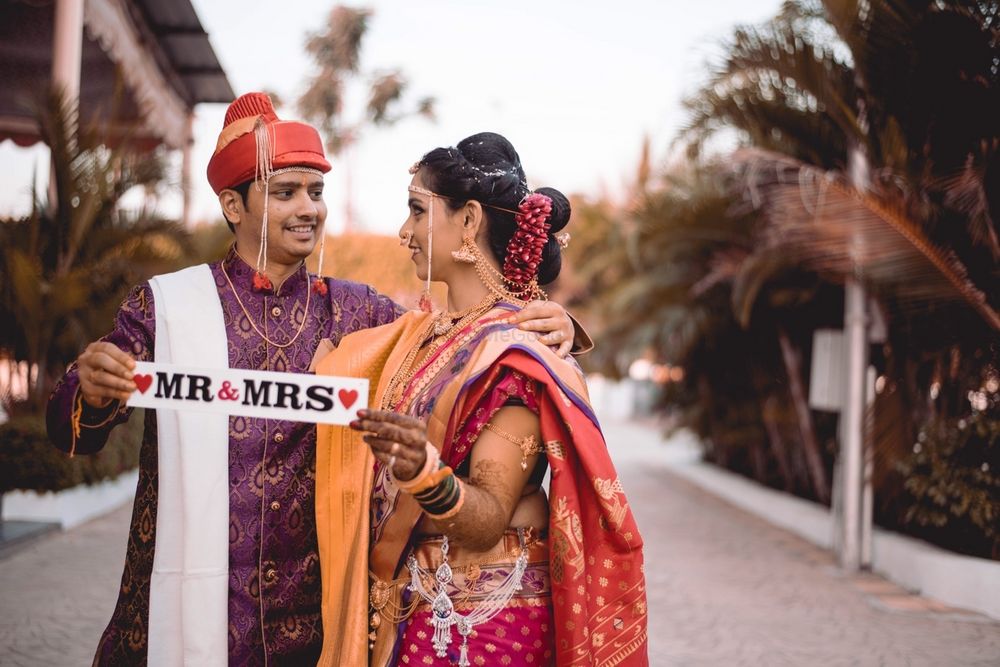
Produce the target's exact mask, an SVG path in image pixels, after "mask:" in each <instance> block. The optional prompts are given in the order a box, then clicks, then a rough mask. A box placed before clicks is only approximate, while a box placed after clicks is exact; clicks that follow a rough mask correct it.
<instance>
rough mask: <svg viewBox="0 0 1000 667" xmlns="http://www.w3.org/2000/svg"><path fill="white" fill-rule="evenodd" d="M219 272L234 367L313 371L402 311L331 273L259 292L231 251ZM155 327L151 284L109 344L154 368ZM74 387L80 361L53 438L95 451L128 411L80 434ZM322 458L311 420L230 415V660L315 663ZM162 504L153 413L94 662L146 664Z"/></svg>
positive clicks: (59, 405)
mask: <svg viewBox="0 0 1000 667" xmlns="http://www.w3.org/2000/svg"><path fill="white" fill-rule="evenodd" d="M211 269H212V274H213V275H214V276H215V283H216V288H217V289H218V292H219V298H220V300H221V302H222V311H223V318H224V321H225V324H226V334H227V339H228V344H229V345H228V347H229V366H230V367H231V368H245V369H253V370H268V371H286V372H305V371H306V370H307V369H308V367H309V364H310V361H311V360H312V357H313V353H314V352H315V350H316V347H317V345H318V343H319V342H320V340H321V339H323V338H330V339H332V340H333V342H334V343H338V342H339V341H340V338H341V337H342V336H345V335H347V334H349V333H351V332H353V331H358V330H359V329H366V328H369V327H374V326H379V325H382V324H386V323H388V322H391V321H393V320H394V319H396V318H397V317H398V316H399V315H400V314H401V312H402V309H401V308H400V307H399V306H398V305H396V304H395V303H393V302H392V301H391V300H389V299H387V298H386V297H383V296H379V295H378V294H377V293H376V292H375V291H374V290H373V289H371V288H370V287H367V286H365V285H359V284H356V283H350V282H346V281H342V280H335V279H332V278H327V279H326V285H327V289H328V292H327V294H326V295H320V294H317V293H315V292H312V293H310V282H311V276H309V275H308V274H307V273H306V270H305V268H304V267H303V268H300V269H299V271H298V272H296V273H295V274H294V275H292V276H290V277H289V278H288V279H287V280H285V282H284V283H283V284H281V285H278V286H276V289H275V290H274V291H271V290H269V291H267V292H263V293H262V292H256V291H254V290H253V289H252V287H251V285H252V275H253V269H252V268H251V267H249V266H247V265H246V263H244V262H243V261H242V260H241V259H240V258H239V256H238V255H236V253H235V252H233V251H230V253H229V255H228V256H227V257H226V259H225V260H224V261H223V262H217V263H214V264H212V265H211ZM223 271H225V273H223ZM226 275H228V276H229V278H230V280H231V281H232V287H230V285H229V283H228V282H227V281H226ZM234 289H235V293H234ZM307 297H308V299H309V301H308V308H307V307H306V303H307ZM240 302H242V306H241V305H240ZM244 309H245V311H244ZM248 316H249V318H251V319H252V320H253V322H254V323H255V324H256V328H257V329H259V330H260V331H261V332H263V333H264V335H265V336H266V337H267V338H268V339H270V341H271V342H270V343H269V342H267V341H265V339H264V337H262V336H261V335H260V333H258V331H257V330H256V329H255V328H254V326H252V325H251V324H250V320H249V319H248ZM303 318H305V324H304V326H303V329H302V332H301V334H299V336H298V338H296V339H295V340H294V342H293V343H292V344H291V345H288V346H286V347H281V346H282V345H284V344H285V343H287V342H288V341H290V340H292V338H293V337H295V334H296V332H297V331H298V330H299V325H300V324H301V323H302V321H303ZM155 331H156V319H155V315H154V304H153V294H152V290H151V289H150V287H149V284H148V283H144V284H142V285H140V286H138V287H136V288H135V289H134V290H132V292H131V294H129V296H128V297H127V298H126V300H125V302H124V303H123V304H122V307H121V309H120V310H119V311H118V315H117V318H116V321H115V327H114V330H113V331H112V332H111V333H110V334H108V335H107V336H106V337H105V338H103V339H102V340H106V341H109V342H111V343H114V344H115V345H117V346H118V347H120V348H121V349H123V350H125V351H127V352H129V353H131V354H132V355H133V356H134V357H135V358H136V359H137V360H140V361H152V360H153V350H154V335H155ZM78 388H79V378H78V376H77V370H76V367H75V365H74V366H73V367H71V368H70V369H69V371H68V372H67V373H66V376H65V377H64V378H63V380H62V382H61V383H60V384H59V386H58V387H57V388H56V390H55V392H54V393H53V395H52V398H51V399H50V400H49V409H48V426H49V434H50V436H51V438H52V440H53V442H54V443H55V444H56V446H57V447H59V448H60V449H63V450H65V451H75V452H76V453H79V454H90V453H94V452H97V451H99V450H100V449H101V448H102V447H103V446H104V443H105V442H106V441H107V438H108V434H109V433H110V431H111V429H112V428H113V427H114V426H116V425H117V424H120V423H122V422H123V421H125V420H126V419H127V418H128V413H129V410H128V409H121V408H118V407H117V406H116V407H112V408H109V409H108V410H106V411H99V410H94V409H92V408H89V407H87V406H86V405H84V410H83V413H82V418H81V427H82V428H81V429H80V434H79V436H78V437H75V436H74V433H73V428H72V423H71V414H72V411H73V408H74V406H75V405H79V404H80V397H79V395H78ZM315 459H316V430H315V427H314V426H313V425H312V424H304V423H297V422H287V421H273V420H265V419H256V418H244V417H230V419H229V476H230V479H229V481H230V487H229V516H230V519H229V661H230V664H235V665H263V664H264V663H265V656H266V660H267V664H269V665H307V664H315V662H316V659H317V657H318V656H319V653H320V648H321V645H322V632H323V628H322V624H321V620H320V599H321V592H320V576H319V557H318V556H317V552H316V526H315V515H314V502H313V499H314V484H315ZM156 499H157V430H156V413H155V411H153V410H147V411H146V417H145V434H144V436H143V442H142V449H141V452H140V467H139V484H138V488H137V491H136V499H135V506H134V509H133V512H132V529H131V531H130V534H129V540H128V550H127V554H126V560H125V571H124V573H123V575H122V585H121V592H120V594H119V597H118V604H117V606H116V608H115V612H114V615H113V616H112V618H111V622H110V623H109V624H108V627H107V629H106V630H105V631H104V635H103V636H102V637H101V641H100V644H99V646H98V649H97V656H96V658H95V664H99V665H134V664H145V659H146V647H147V628H148V617H149V582H150V573H151V572H152V566H153V549H154V545H155V541H156Z"/></svg>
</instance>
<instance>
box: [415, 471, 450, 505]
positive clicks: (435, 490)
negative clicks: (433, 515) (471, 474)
mask: <svg viewBox="0 0 1000 667" xmlns="http://www.w3.org/2000/svg"><path fill="white" fill-rule="evenodd" d="M449 470H450V468H449ZM454 486H455V475H454V474H450V475H448V476H446V477H445V478H444V479H442V480H441V482H439V483H438V484H437V485H436V486H432V487H431V488H429V489H426V490H424V491H421V492H420V493H416V494H414V495H413V497H414V498H416V500H417V502H418V503H420V504H421V505H425V506H427V507H434V506H436V505H438V504H440V503H442V502H444V501H445V499H446V498H448V496H449V495H450V494H451V493H452V490H453V487H454Z"/></svg>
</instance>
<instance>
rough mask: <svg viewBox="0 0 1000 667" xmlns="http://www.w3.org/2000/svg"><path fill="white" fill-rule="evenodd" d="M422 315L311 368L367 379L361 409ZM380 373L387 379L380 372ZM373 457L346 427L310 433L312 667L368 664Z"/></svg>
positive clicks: (375, 332) (346, 346) (356, 341)
mask: <svg viewBox="0 0 1000 667" xmlns="http://www.w3.org/2000/svg"><path fill="white" fill-rule="evenodd" d="M426 318H427V314H425V313H418V312H411V313H407V314H405V315H403V316H402V317H400V318H399V319H398V320H396V321H395V322H393V323H392V324H387V325H385V326H381V327H376V328H374V329H367V330H365V331H363V332H359V333H354V334H350V335H348V336H345V337H344V338H343V339H342V340H341V341H340V345H339V346H337V349H336V350H334V351H333V352H331V353H330V354H328V355H326V356H325V357H323V359H322V360H320V362H319V363H318V364H317V366H316V373H317V374H320V375H342V376H350V377H366V378H368V380H369V383H370V384H369V389H368V404H369V405H372V406H374V405H377V397H380V396H381V395H382V393H384V391H385V387H384V385H385V384H386V383H387V382H388V380H389V378H391V377H392V373H393V369H394V368H396V367H398V366H399V364H401V363H402V357H403V356H405V354H406V351H407V350H408V349H410V348H411V347H412V346H413V345H418V344H419V343H420V341H419V340H415V338H418V337H419V336H420V329H421V328H422V326H423V324H424V323H425V322H426ZM383 369H385V371H386V372H383ZM374 462H375V458H374V457H373V456H372V454H371V451H370V450H369V449H368V444H367V443H365V441H364V440H362V439H361V435H360V434H359V433H357V432H356V431H352V430H351V429H350V428H347V427H346V426H332V425H328V424H320V425H319V427H318V428H317V429H316V533H317V539H318V542H319V561H320V574H321V577H322V587H323V589H322V590H323V601H322V614H323V652H322V654H321V655H320V659H319V662H318V663H317V665H320V666H322V667H337V666H339V665H364V664H367V662H368V548H369V505H370V502H371V489H372V477H373V466H374Z"/></svg>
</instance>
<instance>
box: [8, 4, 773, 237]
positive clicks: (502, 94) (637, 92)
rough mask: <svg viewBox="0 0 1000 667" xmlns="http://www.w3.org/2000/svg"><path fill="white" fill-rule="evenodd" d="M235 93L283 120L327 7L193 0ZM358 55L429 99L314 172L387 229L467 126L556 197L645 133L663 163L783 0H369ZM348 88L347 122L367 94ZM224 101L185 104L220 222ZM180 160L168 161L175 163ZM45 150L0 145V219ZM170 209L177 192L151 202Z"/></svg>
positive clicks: (174, 211)
mask: <svg viewBox="0 0 1000 667" xmlns="http://www.w3.org/2000/svg"><path fill="white" fill-rule="evenodd" d="M192 2H193V4H194V7H195V10H196V11H197V12H198V15H199V17H200V18H201V21H202V25H203V26H204V27H205V30H206V31H207V32H208V33H209V39H210V41H211V43H212V45H213V47H214V49H215V51H216V54H217V55H218V57H219V60H220V62H221V63H222V66H223V68H224V69H225V71H226V72H227V75H228V77H229V81H230V83H231V84H232V86H233V89H234V90H235V91H236V93H237V94H241V93H244V92H249V91H253V90H262V89H263V90H269V91H274V92H275V93H276V94H277V95H279V96H280V98H281V99H282V100H283V101H285V103H286V104H285V106H284V107H282V108H279V110H278V114H279V116H281V117H282V118H297V117H298V114H297V111H296V109H295V104H294V102H295V100H296V99H297V98H298V97H299V95H301V93H302V92H303V91H304V90H305V88H306V86H307V82H308V79H309V77H310V76H311V75H312V74H313V73H314V72H315V70H316V68H315V65H314V64H313V63H312V62H311V60H310V58H309V56H308V55H307V54H306V52H305V48H304V43H305V39H306V35H307V33H309V32H315V31H318V30H320V29H322V27H323V25H324V23H325V21H326V17H327V15H328V13H329V11H330V9H332V7H333V6H334V5H335V4H336V3H335V2H325V1H323V2H320V1H317V0H287V1H286V2H281V3H278V2H265V1H256V2H255V1H251V2H247V1H246V0H241V1H240V2H237V1H236V0H192ZM352 6H363V7H369V8H371V9H372V10H373V12H374V13H373V15H372V17H371V18H370V19H369V29H368V32H367V34H366V36H365V41H364V43H363V46H362V53H361V68H362V70H363V71H364V72H367V73H374V72H378V71H384V70H390V69H400V70H402V72H403V74H404V75H405V76H406V78H407V79H408V81H409V87H408V89H407V96H406V99H407V100H408V101H409V102H410V104H411V105H412V104H413V103H415V101H416V100H417V99H419V98H421V97H425V96H432V97H434V98H435V99H436V104H435V109H436V114H437V118H436V120H435V121H433V122H432V121H428V120H426V119H423V118H418V117H414V118H408V119H405V120H403V121H401V122H399V123H398V124H396V125H394V126H392V127H389V128H374V129H372V128H369V129H367V130H366V131H365V132H364V134H363V135H362V137H361V140H360V141H359V142H358V143H357V144H356V145H355V146H354V147H353V148H352V149H351V151H350V153H349V154H348V155H340V156H338V157H337V158H336V159H333V160H332V162H333V170H332V171H331V172H330V173H329V174H328V175H327V177H326V182H327V186H326V200H327V203H328V205H329V207H330V215H329V218H328V221H327V227H328V229H329V230H330V231H331V232H335V231H338V230H340V229H342V228H343V219H344V213H343V211H344V201H345V196H344V194H345V191H346V190H347V188H348V186H350V188H351V191H352V192H353V202H354V210H355V227H356V228H357V229H360V230H364V231H370V232H377V233H385V234H394V233H396V231H397V229H398V228H399V225H400V224H401V223H402V221H403V219H404V218H405V215H406V186H407V184H408V182H409V178H410V176H409V174H408V173H407V169H408V168H409V166H410V165H411V164H413V163H414V162H416V161H417V160H418V159H419V158H420V157H421V156H422V155H423V154H424V153H426V152H427V151H429V150H430V149H432V148H435V147H437V146H452V145H455V144H456V143H458V142H459V141H460V140H461V139H463V138H464V137H466V136H468V135H470V134H474V133H476V132H480V131H486V130H489V131H494V132H499V133H500V134H503V135H504V136H506V137H507V138H508V139H510V141H511V142H512V143H513V144H514V147H515V148H516V149H517V151H518V153H519V154H520V156H521V161H522V164H523V165H524V168H525V171H526V173H527V175H528V181H529V185H530V186H532V187H540V186H550V187H555V188H558V189H559V190H562V191H563V192H564V193H566V194H571V193H576V194H583V195H592V196H597V195H601V194H607V195H609V196H611V197H615V196H616V195H620V194H621V193H622V192H623V190H624V187H625V185H626V184H627V183H628V181H629V179H630V178H631V177H632V175H633V174H634V172H635V168H636V165H637V163H638V160H639V156H640V152H641V147H642V143H643V139H644V137H646V136H648V137H649V138H650V140H651V142H652V147H653V155H654V158H656V159H658V160H664V159H665V158H666V155H667V150H668V147H669V144H670V141H671V139H672V138H673V136H674V135H675V133H676V131H677V129H678V128H680V127H681V126H682V125H683V124H684V121H685V114H684V110H683V106H682V101H683V99H684V97H685V95H687V94H690V93H691V92H693V91H694V90H696V89H697V87H698V85H699V84H700V83H702V82H703V81H704V80H705V79H706V77H707V76H708V69H707V65H708V64H709V63H710V62H711V61H712V59H713V58H715V59H717V58H718V55H719V53H720V45H721V44H722V43H723V42H724V40H725V39H726V38H728V37H729V35H730V34H731V33H732V29H733V27H734V26H736V25H737V24H745V23H758V22H761V21H763V20H766V19H767V18H769V17H770V16H772V15H773V14H775V13H776V12H777V11H778V9H779V6H780V0H711V1H706V0H701V1H700V2H687V1H685V2H679V1H676V0H659V1H654V0H615V1H614V2H608V1H607V0H603V1H601V2H597V1H596V0H576V1H575V2H569V1H568V0H560V1H558V2H557V1H553V0H534V1H527V0H507V1H506V2H496V1H495V0H464V1H463V2H457V1H455V0H450V1H449V0H421V2H412V1H409V0H372V1H370V2H365V3H356V4H352ZM351 92H354V93H356V94H355V95H354V96H353V97H349V99H348V105H347V113H346V115H347V118H348V120H352V119H357V118H359V117H360V115H361V111H362V109H363V105H364V101H365V100H364V96H363V94H361V91H360V88H359V89H357V90H353V91H351ZM225 109H226V105H221V104H203V105H200V106H198V107H197V108H196V119H195V127H194V132H195V144H194V152H193V163H192V172H193V184H194V188H195V190H194V201H193V219H194V220H195V221H203V220H204V221H215V220H221V215H220V213H219V208H218V202H217V199H216V197H215V195H214V194H213V193H212V190H211V188H210V187H209V186H208V183H207V180H206V178H205V176H204V175H205V170H206V168H207V165H208V160H209V158H210V157H211V153H212V151H213V149H214V147H215V142H216V138H217V137H218V133H219V131H220V130H221V129H222V120H223V117H224V115H225ZM175 162H176V165H175V166H176V167H177V168H178V169H179V157H178V158H177V159H176V160H175ZM36 165H39V166H38V167H37V168H39V169H42V167H43V166H44V165H47V152H46V150H45V148H44V147H41V146H36V147H34V148H32V149H21V148H18V147H16V146H14V144H13V143H12V142H10V141H6V142H3V143H2V144H0V172H2V173H4V174H6V175H7V177H6V178H4V179H3V180H2V182H0V216H2V215H15V214H18V213H24V212H25V211H27V210H28V209H29V208H30V196H29V194H28V193H29V191H30V183H31V174H32V170H33V168H36ZM157 206H158V208H159V211H160V212H161V213H163V214H165V215H168V216H179V215H180V196H179V193H177V192H176V191H173V192H169V193H167V194H166V196H164V197H162V198H161V199H160V201H159V202H158V204H157Z"/></svg>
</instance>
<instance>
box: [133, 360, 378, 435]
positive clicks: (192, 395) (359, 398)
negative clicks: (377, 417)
mask: <svg viewBox="0 0 1000 667" xmlns="http://www.w3.org/2000/svg"><path fill="white" fill-rule="evenodd" d="M133 380H134V381H135V384H136V387H138V388H137V389H136V390H135V391H134V392H133V393H132V396H131V397H130V398H129V400H128V405H131V406H133V407H137V408H157V409H167V410H199V411H202V412H216V413H224V414H227V415H241V416H244V417H262V418H264V419H280V420H286V421H298V422H315V423H320V424H347V423H348V422H350V421H352V420H353V419H355V418H356V416H357V411H358V410H361V409H362V408H366V407H368V380H367V379H359V378H350V377H335V376H332V375H311V374H306V373H272V372H269V371H248V370H242V369H239V368H189V367H185V366H174V365H171V364H156V363H148V362H143V361H140V362H136V365H135V375H134V376H133Z"/></svg>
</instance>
